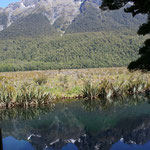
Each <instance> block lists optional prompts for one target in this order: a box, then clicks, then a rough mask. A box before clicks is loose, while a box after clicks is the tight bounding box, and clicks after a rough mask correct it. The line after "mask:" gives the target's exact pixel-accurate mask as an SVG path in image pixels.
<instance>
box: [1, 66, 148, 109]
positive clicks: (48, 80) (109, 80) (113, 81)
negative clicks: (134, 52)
mask: <svg viewBox="0 0 150 150" xmlns="http://www.w3.org/2000/svg"><path fill="white" fill-rule="evenodd" d="M149 91H150V74H149V73H141V72H138V71H136V72H133V73H131V72H129V71H128V70H127V69H126V68H123V67H122V68H99V69H72V70H71V69H70V70H48V71H30V72H9V73H7V72H4V73H0V107H1V108H3V107H7V108H9V107H15V106H19V107H28V106H38V105H45V104H51V105H54V103H55V102H56V101H58V100H67V99H80V98H81V99H83V98H84V99H91V100H92V99H98V98H105V99H106V101H110V98H114V97H123V96H126V95H135V94H139V93H142V94H145V95H149V93H150V92H149Z"/></svg>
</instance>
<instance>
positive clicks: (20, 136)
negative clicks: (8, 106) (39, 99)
mask: <svg viewBox="0 0 150 150" xmlns="http://www.w3.org/2000/svg"><path fill="white" fill-rule="evenodd" d="M141 98H142V97H141ZM0 126H1V127H2V132H3V147H4V150H150V104H149V103H148V102H143V103H140V104H139V103H138V102H137V101H136V102H133V103H132V104H123V105H119V106H118V105H115V106H111V107H108V108H103V109H102V108H100V106H99V105H98V103H97V102H95V103H93V102H87V103H85V102H83V101H73V102H68V103H58V104H56V106H55V108H52V107H48V106H47V107H41V108H29V109H12V110H1V111H0Z"/></svg>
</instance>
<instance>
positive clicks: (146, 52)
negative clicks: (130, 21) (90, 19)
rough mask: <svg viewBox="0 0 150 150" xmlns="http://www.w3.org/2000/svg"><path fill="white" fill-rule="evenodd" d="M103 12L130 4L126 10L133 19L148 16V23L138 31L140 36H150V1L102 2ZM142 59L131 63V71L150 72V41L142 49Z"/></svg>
mask: <svg viewBox="0 0 150 150" xmlns="http://www.w3.org/2000/svg"><path fill="white" fill-rule="evenodd" d="M102 1H103V3H102V5H101V7H100V8H101V9H102V10H108V9H109V10H116V9H120V8H121V7H124V6H125V5H126V4H127V3H129V2H130V4H131V5H130V6H127V8H125V9H124V11H125V12H126V13H132V15H133V17H134V16H136V15H137V14H143V15H147V22H146V23H144V24H142V25H141V26H140V28H139V30H138V34H139V35H146V34H150V0H102ZM139 54H140V55H141V56H140V58H139V59H138V60H136V61H134V62H131V63H130V64H129V66H128V68H129V70H137V69H140V70H148V71H150V39H148V40H146V41H145V43H144V46H143V47H142V48H140V50H139Z"/></svg>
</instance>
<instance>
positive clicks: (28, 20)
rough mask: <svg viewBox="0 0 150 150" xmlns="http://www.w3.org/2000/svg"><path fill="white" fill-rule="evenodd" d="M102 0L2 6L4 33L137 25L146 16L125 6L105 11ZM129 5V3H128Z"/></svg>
mask: <svg viewBox="0 0 150 150" xmlns="http://www.w3.org/2000/svg"><path fill="white" fill-rule="evenodd" d="M100 4H101V0H22V1H19V2H16V3H12V4H10V5H9V6H8V7H6V8H4V9H0V22H1V24H0V30H1V31H3V32H1V33H0V37H2V38H5V37H9V38H10V37H13V38H14V37H17V36H24V35H25V36H36V35H41V34H43V35H45V34H48V35H49V34H52V33H58V32H59V33H61V34H62V33H75V32H97V31H101V30H114V29H116V30H118V28H122V27H126V28H129V27H130V28H133V27H134V28H135V26H136V27H137V25H140V24H141V22H143V21H144V20H145V18H144V17H143V16H142V15H139V16H138V17H136V18H134V19H133V18H132V16H131V15H130V14H125V13H124V12H123V10H122V9H121V10H119V11H114V12H102V11H101V10H100V9H99V6H100ZM128 5H129V4H128Z"/></svg>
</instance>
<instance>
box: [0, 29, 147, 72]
mask: <svg viewBox="0 0 150 150" xmlns="http://www.w3.org/2000/svg"><path fill="white" fill-rule="evenodd" d="M143 41H144V38H143V37H140V36H137V35H136V32H135V33H134V32H133V31H130V30H127V29H126V30H125V29H124V30H122V31H121V30H119V31H118V32H117V31H101V32H91V33H74V34H65V35H63V36H60V35H56V36H48V35H47V36H39V37H36V38H35V37H34V38H33V37H30V38H29V37H28V38H25V37H22V38H21V37H17V38H16V39H7V40H6V39H5V40H1V41H0V71H18V70H21V71H23V70H47V69H64V68H66V69H68V68H97V67H112V66H127V65H128V64H129V62H131V61H133V60H135V59H136V58H137V57H138V56H137V50H138V48H139V46H140V45H141V43H142V42H143Z"/></svg>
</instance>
